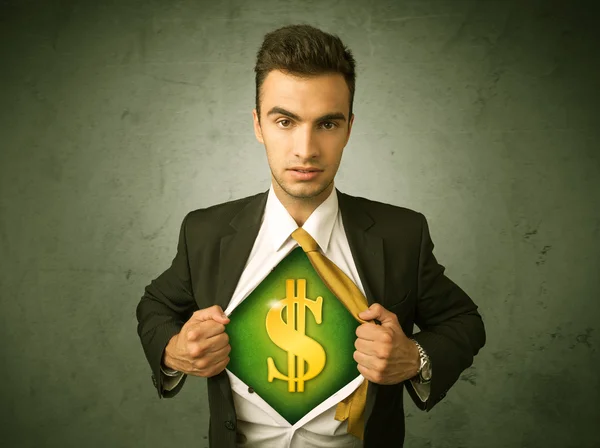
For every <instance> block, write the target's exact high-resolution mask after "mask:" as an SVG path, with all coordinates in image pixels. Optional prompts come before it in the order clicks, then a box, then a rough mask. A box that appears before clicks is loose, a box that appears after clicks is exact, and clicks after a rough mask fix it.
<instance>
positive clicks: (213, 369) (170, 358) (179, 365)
mask: <svg viewBox="0 0 600 448" xmlns="http://www.w3.org/2000/svg"><path fill="white" fill-rule="evenodd" d="M228 323H229V318H228V317H226V316H225V314H224V313H223V310H222V309H221V307H220V306H219V305H214V306H211V307H210V308H205V309H202V310H198V311H196V312H194V314H192V317H190V319H189V320H188V321H187V322H186V323H185V324H184V325H183V327H182V328H181V331H180V332H179V334H176V335H175V336H173V337H172V338H171V340H170V341H169V343H168V344H167V347H166V348H165V352H164V355H163V363H164V364H165V366H167V367H170V368H171V369H175V370H179V371H180V372H183V373H186V374H188V375H195V376H200V377H204V378H208V377H211V376H214V375H216V374H218V373H220V372H221V371H223V369H225V367H226V366H227V364H229V352H230V351H231V346H230V345H229V336H228V335H227V333H225V324H228Z"/></svg>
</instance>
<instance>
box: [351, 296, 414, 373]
mask: <svg viewBox="0 0 600 448" xmlns="http://www.w3.org/2000/svg"><path fill="white" fill-rule="evenodd" d="M358 317H360V318H361V319H364V320H373V319H377V320H379V321H380V322H381V325H377V324H375V323H371V322H367V323H364V324H362V325H360V326H359V327H358V328H357V329H356V336H357V339H356V342H355V343H354V346H355V347H356V351H355V352H354V360H355V361H356V362H357V363H358V371H359V372H360V373H361V374H362V376H364V377H365V379H367V380H369V381H371V382H373V383H377V384H398V383H400V382H402V381H405V380H407V379H409V378H413V377H414V376H415V375H416V374H417V372H418V371H419V365H420V357H419V350H418V348H417V346H416V344H415V343H414V342H413V341H411V340H410V339H409V338H408V337H407V336H406V335H405V334H404V331H402V327H401V326H400V324H399V323H398V317H397V316H396V315H395V314H394V313H392V312H391V311H388V310H386V309H385V308H384V307H383V306H381V304H379V303H374V304H373V305H371V306H370V307H369V309H368V310H365V311H363V312H361V313H359V315H358Z"/></svg>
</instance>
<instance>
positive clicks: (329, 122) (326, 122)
mask: <svg viewBox="0 0 600 448" xmlns="http://www.w3.org/2000/svg"><path fill="white" fill-rule="evenodd" d="M322 124H331V125H333V126H332V127H330V128H326V129H327V130H328V131H330V130H332V129H335V128H336V127H337V124H336V123H334V122H333V121H324V122H323V123H322Z"/></svg>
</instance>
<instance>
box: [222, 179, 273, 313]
mask: <svg viewBox="0 0 600 448" xmlns="http://www.w3.org/2000/svg"><path fill="white" fill-rule="evenodd" d="M268 193H269V191H268V190H267V191H265V192H263V193H259V194H257V195H255V196H254V198H252V200H250V202H248V204H246V206H245V207H244V208H243V209H242V210H241V211H240V212H239V213H238V214H237V215H235V216H234V217H233V219H232V220H231V221H230V222H229V223H228V225H229V226H230V229H229V230H230V231H232V232H233V233H230V234H227V235H225V236H223V237H221V243H220V249H219V253H220V255H219V261H218V263H219V274H218V279H217V282H218V283H217V293H216V294H217V295H216V297H215V304H216V305H220V306H221V308H222V309H223V310H225V309H226V308H227V306H228V305H229V302H230V300H231V297H232V296H233V293H234V291H235V288H236V286H237V284H238V281H239V279H240V277H241V276H242V272H243V271H244V267H245V266H246V262H247V261H248V257H249V256H250V252H251V251H252V246H253V245H254V241H255V240H256V237H257V236H258V231H259V230H260V225H261V218H262V215H263V213H264V210H265V206H266V205H267V195H268ZM220 225H226V224H225V223H221V224H220Z"/></svg>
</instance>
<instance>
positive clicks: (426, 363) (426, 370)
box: [410, 338, 431, 384]
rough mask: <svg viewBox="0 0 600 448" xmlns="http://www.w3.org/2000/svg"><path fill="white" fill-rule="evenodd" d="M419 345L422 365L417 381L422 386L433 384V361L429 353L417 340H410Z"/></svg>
mask: <svg viewBox="0 0 600 448" xmlns="http://www.w3.org/2000/svg"><path fill="white" fill-rule="evenodd" d="M410 340H411V341H413V342H414V343H415V344H416V345H417V349H418V350H419V356H420V358H421V365H420V366H419V371H418V372H417V376H416V379H417V381H418V382H419V383H421V384H427V383H429V382H431V361H430V359H429V356H427V353H425V350H424V349H423V347H421V344H419V343H418V342H417V341H416V340H415V339H413V338H410Z"/></svg>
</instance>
